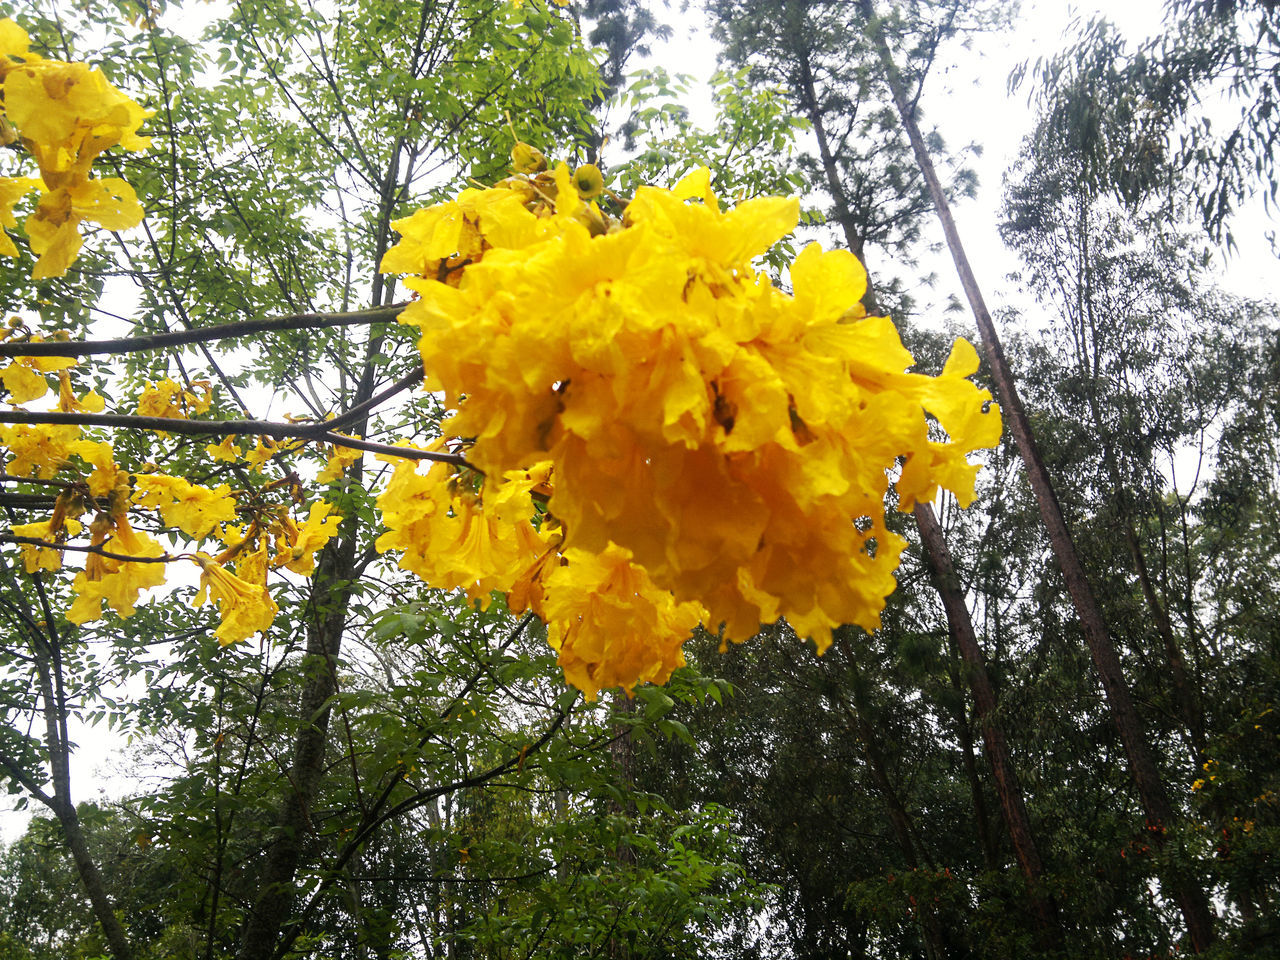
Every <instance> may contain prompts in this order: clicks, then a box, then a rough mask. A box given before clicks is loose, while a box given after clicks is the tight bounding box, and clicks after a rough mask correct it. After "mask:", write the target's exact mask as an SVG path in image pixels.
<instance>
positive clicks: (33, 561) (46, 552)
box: [11, 517, 82, 573]
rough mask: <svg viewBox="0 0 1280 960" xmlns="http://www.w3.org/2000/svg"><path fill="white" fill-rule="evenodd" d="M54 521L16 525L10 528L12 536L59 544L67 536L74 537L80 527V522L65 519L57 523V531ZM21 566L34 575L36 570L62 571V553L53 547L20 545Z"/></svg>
mask: <svg viewBox="0 0 1280 960" xmlns="http://www.w3.org/2000/svg"><path fill="white" fill-rule="evenodd" d="M54 524H55V521H54V520H52V519H50V520H41V521H39V522H38V523H16V524H14V525H13V527H12V528H11V530H12V532H13V535H14V536H17V537H31V538H32V539H35V540H48V541H50V542H55V543H61V542H62V540H63V539H65V537H66V536H67V535H70V536H73V537H74V536H75V535H76V534H78V533H79V532H80V531H81V529H82V527H81V524H80V521H78V520H72V519H71V518H69V517H68V518H66V519H63V520H60V521H57V529H54ZM20 546H21V549H22V564H23V567H24V568H25V569H26V571H27V573H35V572H36V571H37V570H61V569H62V551H61V550H58V549H56V548H54V547H38V546H35V545H33V544H29V543H24V544H21V545H20Z"/></svg>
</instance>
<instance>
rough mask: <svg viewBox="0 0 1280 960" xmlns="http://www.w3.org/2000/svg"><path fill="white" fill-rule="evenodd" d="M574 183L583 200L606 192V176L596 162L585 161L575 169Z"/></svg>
mask: <svg viewBox="0 0 1280 960" xmlns="http://www.w3.org/2000/svg"><path fill="white" fill-rule="evenodd" d="M573 185H574V186H575V187H576V188H577V190H578V194H579V195H580V196H581V197H582V199H583V200H590V199H591V198H592V197H598V196H600V194H601V193H603V192H604V176H603V175H602V174H601V173H600V168H599V167H597V166H596V165H595V164H594V163H584V164H583V165H582V166H580V167H578V169H577V170H575V171H573Z"/></svg>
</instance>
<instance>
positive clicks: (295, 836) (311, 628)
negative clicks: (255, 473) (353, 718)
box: [237, 517, 359, 960]
mask: <svg viewBox="0 0 1280 960" xmlns="http://www.w3.org/2000/svg"><path fill="white" fill-rule="evenodd" d="M357 523H359V520H358V518H356V517H348V518H346V519H344V520H343V521H342V524H343V527H344V528H345V529H343V530H342V536H341V539H340V540H339V541H338V542H337V543H336V544H330V545H329V546H327V547H326V548H325V549H324V551H322V553H321V555H320V562H319V563H318V564H317V566H316V572H315V575H314V577H313V582H314V588H313V592H312V597H313V604H314V610H313V613H312V616H311V618H310V621H309V623H308V625H307V649H306V656H305V659H304V660H303V670H304V672H305V674H306V678H307V679H306V684H305V686H304V687H303V690H302V697H301V699H300V700H299V703H298V713H299V717H300V720H301V727H300V729H299V730H298V734H297V737H296V738H295V739H294V744H293V762H292V765H291V767H290V771H289V792H288V794H287V795H286V796H285V799H284V803H283V805H282V807H281V810H280V814H279V818H278V820H277V823H276V834H275V838H274V839H273V840H272V842H271V846H270V847H269V848H268V849H267V856H266V862H265V863H264V865H263V869H262V873H261V875H260V877H259V879H258V898H257V900H256V901H255V902H254V904H253V907H252V909H251V910H250V911H249V915H248V917H247V919H246V921H245V926H244V930H243V932H242V933H241V938H240V952H239V953H238V954H237V956H238V957H239V960H270V958H271V957H273V956H274V954H275V948H276V943H277V941H278V940H279V937H280V931H281V929H282V928H283V927H284V925H285V923H286V922H287V921H288V920H289V917H290V914H291V913H292V911H293V903H294V898H295V893H296V890H295V888H294V877H295V876H296V875H297V871H298V863H299V861H300V860H301V858H302V853H303V850H304V849H305V847H306V845H307V842H308V841H309V839H310V837H311V834H312V832H313V830H312V822H311V808H312V804H313V803H314V801H315V797H316V792H317V790H318V789H319V786H320V781H321V778H322V776H323V774H324V769H325V763H324V758H325V748H326V745H327V741H328V735H329V717H330V715H331V708H330V706H329V703H330V700H331V698H332V697H333V695H334V693H335V692H336V689H337V675H336V672H335V664H336V662H337V657H338V653H339V650H340V649H341V646H342V633H343V628H344V625H345V621H346V616H347V604H348V602H349V600H350V584H351V582H352V581H353V579H354V572H355V571H354V568H355V551H356V535H355V533H356V532H355V525H356V524H357Z"/></svg>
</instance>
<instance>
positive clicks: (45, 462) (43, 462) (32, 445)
mask: <svg viewBox="0 0 1280 960" xmlns="http://www.w3.org/2000/svg"><path fill="white" fill-rule="evenodd" d="M79 438H80V428H79V427H74V426H65V427H63V426H50V425H46V424H25V423H20V424H15V425H14V426H12V427H0V444H3V446H5V447H7V448H8V451H9V459H8V460H7V461H6V463H5V472H6V473H11V474H13V475H14V476H18V477H31V476H34V477H39V478H40V479H41V480H50V479H52V478H53V476H54V474H56V473H57V472H58V471H59V470H61V469H62V468H63V467H65V466H66V464H67V458H68V457H70V456H71V445H72V444H73V443H74V442H75V441H76V440H78V439H79Z"/></svg>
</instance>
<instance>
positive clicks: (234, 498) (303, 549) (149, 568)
mask: <svg viewBox="0 0 1280 960" xmlns="http://www.w3.org/2000/svg"><path fill="white" fill-rule="evenodd" d="M33 339H35V338H33ZM74 365H75V361H74V360H71V359H69V358H30V357H19V358H18V359H17V360H15V361H14V363H13V367H15V368H17V369H19V370H21V371H23V373H19V374H17V377H18V378H19V379H16V380H15V381H14V384H15V385H16V386H18V387H21V388H23V391H24V392H23V393H22V394H21V396H23V397H25V398H34V397H38V396H40V395H42V394H43V393H44V392H45V390H44V389H41V390H39V391H37V390H35V389H34V386H33V385H28V384H27V382H26V381H25V380H24V379H21V378H22V377H23V376H24V374H25V373H26V372H30V373H31V374H32V376H34V377H35V378H36V379H37V380H38V381H39V386H40V387H41V388H45V387H47V384H45V382H44V378H43V377H42V376H41V374H42V373H44V372H46V371H56V372H57V374H58V376H59V379H60V389H59V393H58V409H59V410H61V411H62V412H69V411H72V410H88V409H92V410H102V409H103V406H104V403H103V400H102V398H101V397H99V396H97V394H94V393H87V394H85V395H83V396H81V397H80V398H79V399H77V398H76V397H75V395H74V394H73V393H72V391H71V382H70V376H69V374H68V372H67V367H69V366H74ZM6 374H8V371H4V372H0V376H4V377H5V379H4V382H5V383H6V385H9V383H10V378H11V376H12V375H8V376H6ZM10 392H11V394H13V396H12V397H11V398H10V399H12V400H14V401H15V402H16V401H17V400H18V397H19V393H18V391H17V390H15V389H14V386H10ZM211 402H212V396H211V392H210V389H209V385H208V384H207V383H203V382H196V383H195V384H188V385H187V386H186V387H183V386H180V385H179V384H177V383H175V382H174V381H172V380H169V379H165V380H161V381H160V382H158V383H151V384H148V385H147V387H146V388H145V389H144V390H143V392H142V396H141V398H140V399H139V401H138V406H137V408H138V410H139V411H140V412H141V413H143V414H146V415H150V416H158V417H166V418H171V419H172V418H184V417H186V416H187V413H188V412H189V411H190V412H197V413H198V412H204V411H206V410H208V409H209V406H210V404H211ZM223 446H227V447H230V443H227V444H224V445H220V446H218V447H216V448H215V449H217V450H218V451H219V452H221V451H222V447H223ZM260 446H261V444H260ZM231 449H234V450H235V456H231V457H229V459H232V460H233V461H238V462H243V463H247V464H250V465H251V466H256V465H259V464H258V463H257V461H255V460H254V457H253V453H252V452H250V453H248V454H243V455H242V454H240V451H239V449H238V448H231ZM275 449H276V448H275V447H274V445H273V446H272V447H271V450H270V453H274V452H275ZM211 456H212V454H211ZM0 457H2V458H3V463H4V472H6V473H8V474H9V475H11V476H12V477H14V478H17V479H21V478H28V477H30V478H37V479H40V480H45V481H48V480H55V479H58V480H62V481H65V486H64V488H63V491H62V492H61V493H60V494H59V495H58V497H57V498H56V501H55V508H54V513H53V516H52V517H50V518H49V519H47V520H41V521H36V522H33V523H28V524H18V525H15V526H13V527H12V534H13V535H15V536H17V537H21V538H29V539H32V540H37V541H42V542H40V543H21V544H20V546H21V550H22V555H23V562H24V566H25V567H26V570H27V572H29V573H35V572H37V571H40V570H49V571H54V570H58V569H60V568H61V566H62V549H61V547H62V545H63V544H64V543H65V542H66V540H67V539H68V537H72V536H76V535H77V534H79V533H80V531H81V530H82V524H81V523H80V521H79V519H77V518H78V517H79V516H81V515H82V514H84V513H85V512H86V511H88V512H91V513H92V514H93V521H92V523H90V525H89V534H90V544H89V545H90V547H91V548H96V549H95V550H94V551H93V552H91V553H90V554H89V556H88V557H87V559H86V562H85V567H84V569H83V570H82V571H80V572H78V573H77V574H76V577H75V581H74V582H73V584H72V590H73V592H74V593H75V596H76V599H75V601H74V602H73V603H72V605H71V607H70V609H69V610H68V611H67V614H66V615H67V619H69V620H71V621H72V622H73V623H77V624H84V623H88V622H90V621H93V620H98V619H100V618H101V617H102V616H103V605H104V603H105V604H106V606H108V607H110V608H111V609H112V610H114V611H115V612H116V613H117V614H119V615H120V616H122V617H127V616H130V615H131V614H132V613H133V611H134V607H135V605H136V604H137V602H138V597H139V595H140V593H141V592H142V591H143V590H145V589H147V588H149V587H158V586H160V585H162V584H163V583H164V582H165V577H166V572H165V568H166V566H167V563H168V562H170V561H173V560H178V559H184V558H185V559H190V560H193V561H195V562H196V563H198V564H199V565H200V568H201V588H200V592H199V595H198V597H197V604H196V605H197V606H199V605H200V603H202V602H203V601H204V599H205V598H206V596H210V597H212V599H213V600H214V601H216V602H217V604H218V607H219V613H220V615H221V616H220V623H219V626H218V627H217V629H216V631H215V635H216V636H217V638H218V640H219V642H220V643H222V644H230V643H235V642H238V641H240V640H246V639H248V638H249V637H250V636H252V635H253V634H254V633H256V632H258V631H260V630H265V629H266V628H267V627H268V626H270V625H271V622H272V620H273V619H274V617H275V614H276V612H277V607H276V603H275V601H274V600H273V599H272V597H271V594H270V593H269V591H268V589H267V585H266V579H267V573H268V571H269V570H271V569H279V568H281V567H283V568H285V569H288V570H290V571H292V572H294V573H297V574H299V575H301V576H310V575H311V573H312V572H313V570H314V569H315V554H316V552H317V551H318V550H320V549H322V548H323V547H324V545H325V544H326V543H327V542H328V541H329V540H330V539H331V538H332V537H334V536H335V535H336V534H337V532H338V526H339V523H340V522H341V518H340V517H339V516H338V515H337V514H334V513H333V512H332V511H333V507H332V505H331V504H329V503H326V502H323V501H317V502H313V503H312V504H311V506H310V509H309V512H308V515H307V517H306V519H305V520H303V521H301V522H300V523H298V522H295V521H294V519H293V517H292V516H291V510H290V507H289V506H288V505H271V504H269V503H268V502H267V501H266V500H265V499H264V498H263V497H262V496H261V493H262V492H265V491H266V490H270V489H279V488H286V487H287V488H288V490H289V491H290V492H291V493H292V494H293V495H294V497H293V498H294V502H297V500H298V499H300V492H299V491H297V490H296V478H286V481H276V482H275V483H272V484H267V485H266V487H264V488H263V491H259V492H257V493H255V494H254V495H253V496H251V497H245V496H244V494H245V491H233V490H232V489H231V488H230V487H229V486H227V485H226V484H221V485H219V486H217V487H215V488H208V487H203V486H200V485H199V484H195V483H192V482H190V481H189V480H187V479H185V478H183V477H173V476H168V475H165V474H161V473H137V474H131V473H130V472H128V471H127V470H123V469H121V468H120V466H119V464H118V463H116V460H115V452H114V450H113V448H112V445H111V444H110V443H108V442H105V441H100V440H94V439H90V438H85V437H82V435H81V430H80V427H78V426H52V425H41V424H15V425H13V426H2V427H0ZM225 458H227V457H217V458H215V459H225ZM347 459H348V462H349V460H350V458H347ZM131 510H134V511H137V510H143V511H154V512H155V513H156V514H158V516H159V519H160V521H161V523H162V524H163V525H164V526H165V527H168V528H172V529H176V530H179V531H181V532H182V533H183V534H184V535H185V536H186V537H187V538H189V539H190V540H191V541H194V542H200V541H204V540H207V539H209V538H215V539H216V540H218V541H220V542H221V544H222V545H223V547H225V549H223V551H222V553H221V554H219V555H218V556H217V557H216V558H211V557H209V556H208V555H207V554H203V553H197V554H180V555H170V554H167V553H166V552H165V551H164V549H163V547H162V546H161V545H160V543H159V542H157V541H156V540H155V539H153V538H152V537H150V536H149V535H148V534H146V533H143V532H141V531H138V530H135V529H134V528H133V526H132V523H131V521H130V519H129V513H130V511H131ZM242 513H243V514H245V515H247V516H248V517H249V521H248V523H247V524H245V525H244V526H240V525H238V524H236V523H235V522H234V521H236V520H237V518H238V517H239V515H241V514H242ZM233 562H234V563H235V569H236V573H231V572H230V570H228V569H226V566H227V565H228V564H232V563H233Z"/></svg>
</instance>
